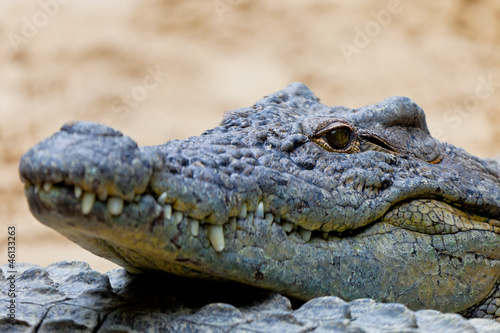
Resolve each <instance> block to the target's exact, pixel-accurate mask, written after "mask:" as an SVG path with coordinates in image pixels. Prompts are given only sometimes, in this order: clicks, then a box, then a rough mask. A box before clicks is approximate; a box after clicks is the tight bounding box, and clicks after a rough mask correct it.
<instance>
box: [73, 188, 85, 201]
mask: <svg viewBox="0 0 500 333" xmlns="http://www.w3.org/2000/svg"><path fill="white" fill-rule="evenodd" d="M82 193H83V190H82V188H81V187H80V186H75V198H77V199H80V197H81V196H82Z"/></svg>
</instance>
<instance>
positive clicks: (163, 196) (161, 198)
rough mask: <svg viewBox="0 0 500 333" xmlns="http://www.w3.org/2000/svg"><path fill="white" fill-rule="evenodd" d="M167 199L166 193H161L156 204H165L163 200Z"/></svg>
mask: <svg viewBox="0 0 500 333" xmlns="http://www.w3.org/2000/svg"><path fill="white" fill-rule="evenodd" d="M166 198H167V192H163V193H162V194H161V195H160V196H159V197H158V203H159V204H162V205H163V204H165V199H166Z"/></svg>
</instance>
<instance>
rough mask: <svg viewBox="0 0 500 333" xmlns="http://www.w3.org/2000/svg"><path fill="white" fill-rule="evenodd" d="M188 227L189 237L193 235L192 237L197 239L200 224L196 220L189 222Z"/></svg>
mask: <svg viewBox="0 0 500 333" xmlns="http://www.w3.org/2000/svg"><path fill="white" fill-rule="evenodd" d="M190 227H191V235H193V236H194V237H198V233H199V231H200V222H198V220H191V223H190Z"/></svg>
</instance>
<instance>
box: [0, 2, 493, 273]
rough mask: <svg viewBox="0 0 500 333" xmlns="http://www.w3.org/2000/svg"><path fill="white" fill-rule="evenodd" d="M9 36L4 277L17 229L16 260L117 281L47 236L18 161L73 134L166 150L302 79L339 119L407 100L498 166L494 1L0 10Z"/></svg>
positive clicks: (0, 196)
mask: <svg viewBox="0 0 500 333" xmlns="http://www.w3.org/2000/svg"><path fill="white" fill-rule="evenodd" d="M0 36H1V38H0V202H1V205H0V256H1V259H0V263H3V262H5V261H6V244H5V240H6V235H7V226H8V225H11V224H13V225H16V226H17V236H18V242H17V259H18V260H19V261H25V262H34V263H38V264H40V265H47V264H49V263H52V262H54V261H57V260H63V259H78V260H85V261H88V262H89V263H90V264H91V265H92V266H93V267H94V268H95V269H97V270H100V271H106V270H108V269H110V268H114V267H115V266H114V265H113V264H111V263H109V262H107V261H105V260H104V259H100V258H97V257H95V256H92V255H91V254H89V253H88V252H87V251H85V250H82V249H80V248H79V247H78V246H77V245H75V244H73V243H71V242H70V241H68V240H66V239H65V238H64V237H62V236H60V235H59V234H58V233H56V232H54V231H52V230H51V229H49V228H47V227H45V226H43V225H41V224H40V223H38V222H37V221H36V220H35V219H34V218H33V217H32V216H31V214H30V212H29V210H28V207H27V204H26V203H25V200H24V198H23V194H22V185H21V184H20V182H19V177H18V173H17V163H18V161H19V159H20V157H21V155H22V154H23V153H24V152H25V151H26V150H27V149H29V147H30V146H32V145H34V144H36V143H37V142H39V141H40V140H42V139H44V138H46V137H47V136H50V135H51V134H52V133H54V132H55V131H57V130H58V129H59V128H60V126H61V125H62V124H64V123H65V122H67V121H70V120H76V119H77V120H91V121H96V122H101V123H105V124H108V125H110V126H112V127H114V128H117V129H119V130H121V131H122V132H124V133H125V134H126V135H129V136H131V137H132V138H134V139H135V140H136V141H137V142H138V143H139V144H140V145H149V144H159V143H163V142H164V141H166V140H170V139H173V138H185V137H188V136H191V135H198V134H199V133H201V132H202V131H203V130H204V129H207V128H210V127H213V126H216V125H217V124H218V122H219V121H220V119H221V117H222V114H223V113H224V111H227V110H231V109H234V108H238V107H243V106H250V105H252V104H253V103H254V102H255V101H256V100H258V99H259V98H261V97H262V96H264V95H266V94H269V93H272V92H274V91H276V90H280V89H282V88H284V87H285V86H286V85H287V84H289V83H290V82H294V81H302V82H304V83H305V84H307V85H308V86H309V87H310V88H311V89H312V90H313V91H314V92H315V93H316V95H317V96H318V97H320V98H321V100H322V102H323V103H325V104H329V105H345V106H348V107H359V106H363V105H366V104H371V103H374V102H377V101H380V100H382V99H384V98H386V97H389V96H392V95H404V96H408V97H411V98H412V99H414V100H415V101H416V102H417V103H418V104H419V105H420V106H421V107H422V108H423V109H424V110H425V111H426V114H427V121H428V124H429V128H430V130H431V132H432V133H433V134H434V135H435V136H436V137H438V138H440V139H442V140H444V141H448V142H451V143H453V144H455V145H457V146H460V147H463V148H465V149H467V150H469V151H470V152H472V153H474V154H476V155H479V156H482V157H486V156H493V155H496V154H499V153H500V146H499V145H498V144H497V142H498V141H499V138H500V127H499V126H498V124H499V122H500V114H499V113H498V111H496V110H495V109H496V108H498V107H497V106H498V105H500V56H499V54H500V2H498V1H495V0H491V1H487V0H475V1H472V0H471V1H467V0H443V1H435V0H421V1H404V0H401V1H398V0H391V1H374V0H371V1H367V0H351V1H330V2H329V3H328V4H326V3H325V2H324V1H318V0H294V1H291V0H290V1H286V2H276V1H274V2H271V1H264V0H253V1H250V0H205V1H191V0H185V1H178V2H174V1H159V0H156V1H154V0H149V1H144V0H143V1H131V0H128V1H120V2H118V1H116V2H114V1H113V2H111V1H108V2H105V3H102V2H98V1H78V0H64V1H63V0H41V1H32V2H29V3H28V2H20V1H14V0H1V1H0ZM151 72H155V73H156V74H155V76H154V78H155V80H154V81H148V82H150V83H151V84H149V85H148V86H147V87H148V89H145V86H144V79H145V78H147V77H148V76H149V75H151V74H150V73H151ZM2 234H3V236H1V235H2Z"/></svg>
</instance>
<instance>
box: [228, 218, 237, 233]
mask: <svg viewBox="0 0 500 333" xmlns="http://www.w3.org/2000/svg"><path fill="white" fill-rule="evenodd" d="M229 225H230V226H231V230H233V231H236V216H233V217H231V218H230V219H229Z"/></svg>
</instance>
